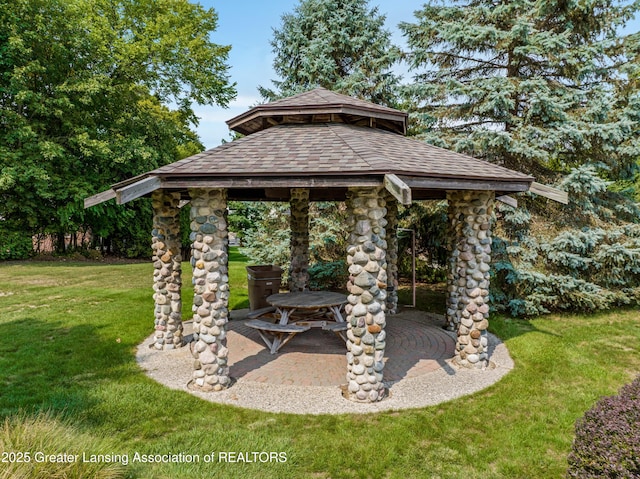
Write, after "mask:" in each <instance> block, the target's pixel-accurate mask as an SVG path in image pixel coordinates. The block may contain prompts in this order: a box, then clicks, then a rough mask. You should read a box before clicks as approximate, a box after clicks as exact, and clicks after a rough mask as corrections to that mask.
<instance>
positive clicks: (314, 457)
mask: <svg viewBox="0 0 640 479" xmlns="http://www.w3.org/2000/svg"><path fill="white" fill-rule="evenodd" d="M231 260H232V264H231V265H230V281H231V291H232V298H231V305H232V307H246V305H247V293H246V271H245V269H244V267H245V263H244V259H243V258H242V257H241V256H240V255H238V254H237V252H235V251H233V254H232V255H231ZM151 279H152V266H151V264H150V263H149V264H127V265H104V264H90V263H75V264H70V263H62V262H61V263H37V262H26V263H4V264H0V415H1V416H2V417H7V416H12V415H14V414H18V413H26V414H33V415H35V414H36V412H37V411H40V410H46V411H52V413H53V414H57V415H58V416H61V417H63V418H65V420H67V421H70V422H71V423H72V424H73V425H74V427H75V428H76V429H77V430H78V431H80V432H81V433H82V434H83V435H88V436H90V437H94V438H96V439H98V440H101V439H105V438H107V439H108V440H109V441H110V443H111V444H115V446H114V448H115V450H114V451H113V453H114V454H127V455H129V456H130V457H133V455H134V454H135V453H136V452H137V453H139V454H172V453H173V454H178V453H183V454H191V455H200V457H201V458H204V457H205V456H207V455H210V454H211V453H212V452H220V451H235V452H284V453H286V459H287V460H286V462H284V463H283V462H275V461H274V462H265V463H261V462H250V463H241V462H235V463H234V462H219V461H216V462H213V463H205V462H204V461H202V460H201V462H199V463H176V464H166V463H165V464H144V463H135V464H129V465H128V466H127V467H126V470H127V474H128V475H129V476H130V477H138V478H211V477H216V478H227V477H229V478H402V479H407V478H469V477H490V478H532V477H535V478H546V477H549V478H555V477H562V476H563V475H564V471H565V469H566V456H567V454H568V452H569V450H570V447H571V441H572V438H573V427H574V423H575V420H576V419H577V418H578V417H580V416H581V415H582V414H583V413H584V411H586V410H587V409H589V408H590V407H591V406H592V405H593V404H594V403H595V402H596V401H597V399H598V398H599V397H601V396H602V395H609V394H613V393H616V392H617V391H618V389H619V388H620V386H622V385H623V384H625V383H627V382H630V381H631V379H632V378H633V377H635V376H636V375H638V374H639V373H640V357H639V355H638V352H639V350H638V345H639V344H640V314H639V311H638V310H637V309H627V310H618V311H613V312H608V313H606V314H605V313H600V314H592V315H587V314H573V315H551V316H547V317H543V318H537V319H534V320H528V321H524V320H513V319H508V318H502V317H495V318H492V321H491V328H492V331H493V332H494V333H496V334H497V335H498V336H500V337H501V338H502V339H503V340H504V341H505V342H506V344H507V346H508V348H509V351H510V352H511V355H512V357H513V359H514V361H515V364H516V366H515V369H514V370H513V371H512V372H510V373H509V374H508V375H507V376H506V377H505V378H503V379H502V380H501V381H500V382H498V383H497V384H495V385H493V386H491V387H489V388H488V389H486V390H483V391H481V392H478V393H476V394H474V395H472V396H468V397H464V398H461V399H458V400H456V401H451V402H448V403H444V404H441V405H438V406H434V407H429V408H424V409H417V410H408V411H397V412H386V413H377V414H368V415H341V416H296V415H285V414H270V413H264V412H260V411H251V410H245V409H240V408H234V407H231V406H222V405H217V404H213V403H209V402H207V401H203V400H200V399H198V398H196V397H193V396H191V395H189V394H187V393H183V392H179V391H171V390H168V389H166V388H164V387H162V386H160V385H159V384H157V383H155V382H154V381H152V380H151V379H149V378H147V377H146V376H145V375H144V374H143V373H142V372H141V370H140V369H139V368H138V366H137V365H136V362H135V348H136V347H137V345H138V344H139V343H141V342H142V341H143V339H144V338H145V337H147V336H148V335H149V334H151V333H152V326H153V300H152V289H151V284H152V282H151ZM184 285H185V287H184V299H185V301H184V303H185V308H184V309H185V314H184V315H185V317H188V309H189V307H188V303H189V299H188V298H189V297H190V295H191V291H190V267H189V266H188V264H186V263H185V264H184ZM430 294H431V293H430ZM427 303H428V302H427ZM418 305H419V306H420V307H424V306H422V305H423V303H422V302H421V300H419V301H418ZM318 367H322V365H318ZM187 379H188V378H185V382H186V380H187ZM70 447H78V446H70ZM88 447H89V446H88ZM45 452H46V453H49V454H52V453H63V452H69V453H75V454H82V453H83V452H84V453H86V454H91V453H92V451H78V450H73V451H45ZM2 467H3V466H2V463H0V472H1V471H2ZM0 476H2V474H0Z"/></svg>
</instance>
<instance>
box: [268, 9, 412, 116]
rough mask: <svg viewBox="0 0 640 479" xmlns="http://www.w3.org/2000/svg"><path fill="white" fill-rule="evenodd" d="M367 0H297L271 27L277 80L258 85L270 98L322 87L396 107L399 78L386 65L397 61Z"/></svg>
mask: <svg viewBox="0 0 640 479" xmlns="http://www.w3.org/2000/svg"><path fill="white" fill-rule="evenodd" d="M368 3H369V2H368V0H367V1H362V0H301V1H300V3H299V4H298V5H297V6H296V8H295V10H294V12H293V13H288V14H285V15H283V16H282V25H281V27H280V28H279V29H274V32H273V33H274V36H273V40H272V41H271V45H272V46H273V52H274V53H275V59H274V62H273V67H274V70H275V71H276V73H277V74H278V75H279V77H280V78H281V79H280V80H276V81H273V84H274V86H275V87H276V89H275V90H270V89H268V88H265V87H260V88H259V90H260V93H261V94H262V96H263V97H264V98H265V99H268V100H275V99H277V98H281V97H284V96H289V95H292V94H295V93H300V92H302V91H306V90H311V89H313V88H316V87H324V88H326V89H328V90H333V91H336V92H339V93H343V94H346V95H351V96H355V97H358V98H362V99H365V100H369V101H373V102H374V103H379V104H384V105H389V106H393V105H395V104H396V103H397V87H398V85H399V81H400V78H399V77H398V76H397V75H396V74H395V73H393V71H392V67H393V65H394V64H395V63H396V62H397V61H398V60H399V58H400V51H399V49H398V48H397V47H396V46H394V45H393V44H392V43H391V35H390V33H389V31H387V30H385V29H384V21H385V17H384V15H380V14H379V13H378V8H377V7H374V8H371V9H370V8H369V6H368Z"/></svg>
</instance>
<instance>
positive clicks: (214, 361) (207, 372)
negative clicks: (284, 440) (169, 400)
mask: <svg viewBox="0 0 640 479" xmlns="http://www.w3.org/2000/svg"><path fill="white" fill-rule="evenodd" d="M189 194H190V195H191V198H192V199H191V241H192V250H191V251H192V256H191V265H192V266H193V293H194V295H193V307H192V309H193V339H194V344H193V356H194V358H195V361H194V366H193V367H194V371H193V380H192V381H191V382H190V383H189V386H190V387H191V388H192V389H196V390H200V391H220V390H222V389H225V388H226V387H228V386H229V382H230V379H229V367H228V365H227V356H228V349H227V331H226V325H227V321H228V319H229V309H228V306H229V276H228V269H227V266H228V262H229V256H228V251H227V245H228V237H227V219H226V216H227V213H226V211H227V190H225V189H207V190H202V189H192V190H189Z"/></svg>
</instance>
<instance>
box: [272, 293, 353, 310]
mask: <svg viewBox="0 0 640 479" xmlns="http://www.w3.org/2000/svg"><path fill="white" fill-rule="evenodd" d="M267 302H268V303H269V304H271V305H273V306H275V307H277V308H296V309H318V308H330V307H333V306H338V305H340V304H344V303H346V302H347V297H346V295H344V294H341V293H332V292H330V291H296V292H293V293H278V294H272V295H271V296H268V297H267Z"/></svg>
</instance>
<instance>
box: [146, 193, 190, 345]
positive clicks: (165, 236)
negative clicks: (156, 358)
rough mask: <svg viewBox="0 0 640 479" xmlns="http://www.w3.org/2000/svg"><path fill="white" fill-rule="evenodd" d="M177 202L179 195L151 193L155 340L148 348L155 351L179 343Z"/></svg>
mask: <svg viewBox="0 0 640 479" xmlns="http://www.w3.org/2000/svg"><path fill="white" fill-rule="evenodd" d="M179 203H180V193H170V192H167V191H164V190H156V191H154V192H153V195H152V206H153V230H152V232H151V235H152V240H151V248H152V250H153V290H154V294H153V300H154V302H155V341H154V343H153V346H152V347H153V348H155V349H174V348H178V347H180V346H182V344H183V338H182V300H181V291H180V290H181V286H182V276H181V274H182V271H181V264H180V263H181V261H182V257H181V255H180V249H181V244H180V210H179V208H178V204H179Z"/></svg>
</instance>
